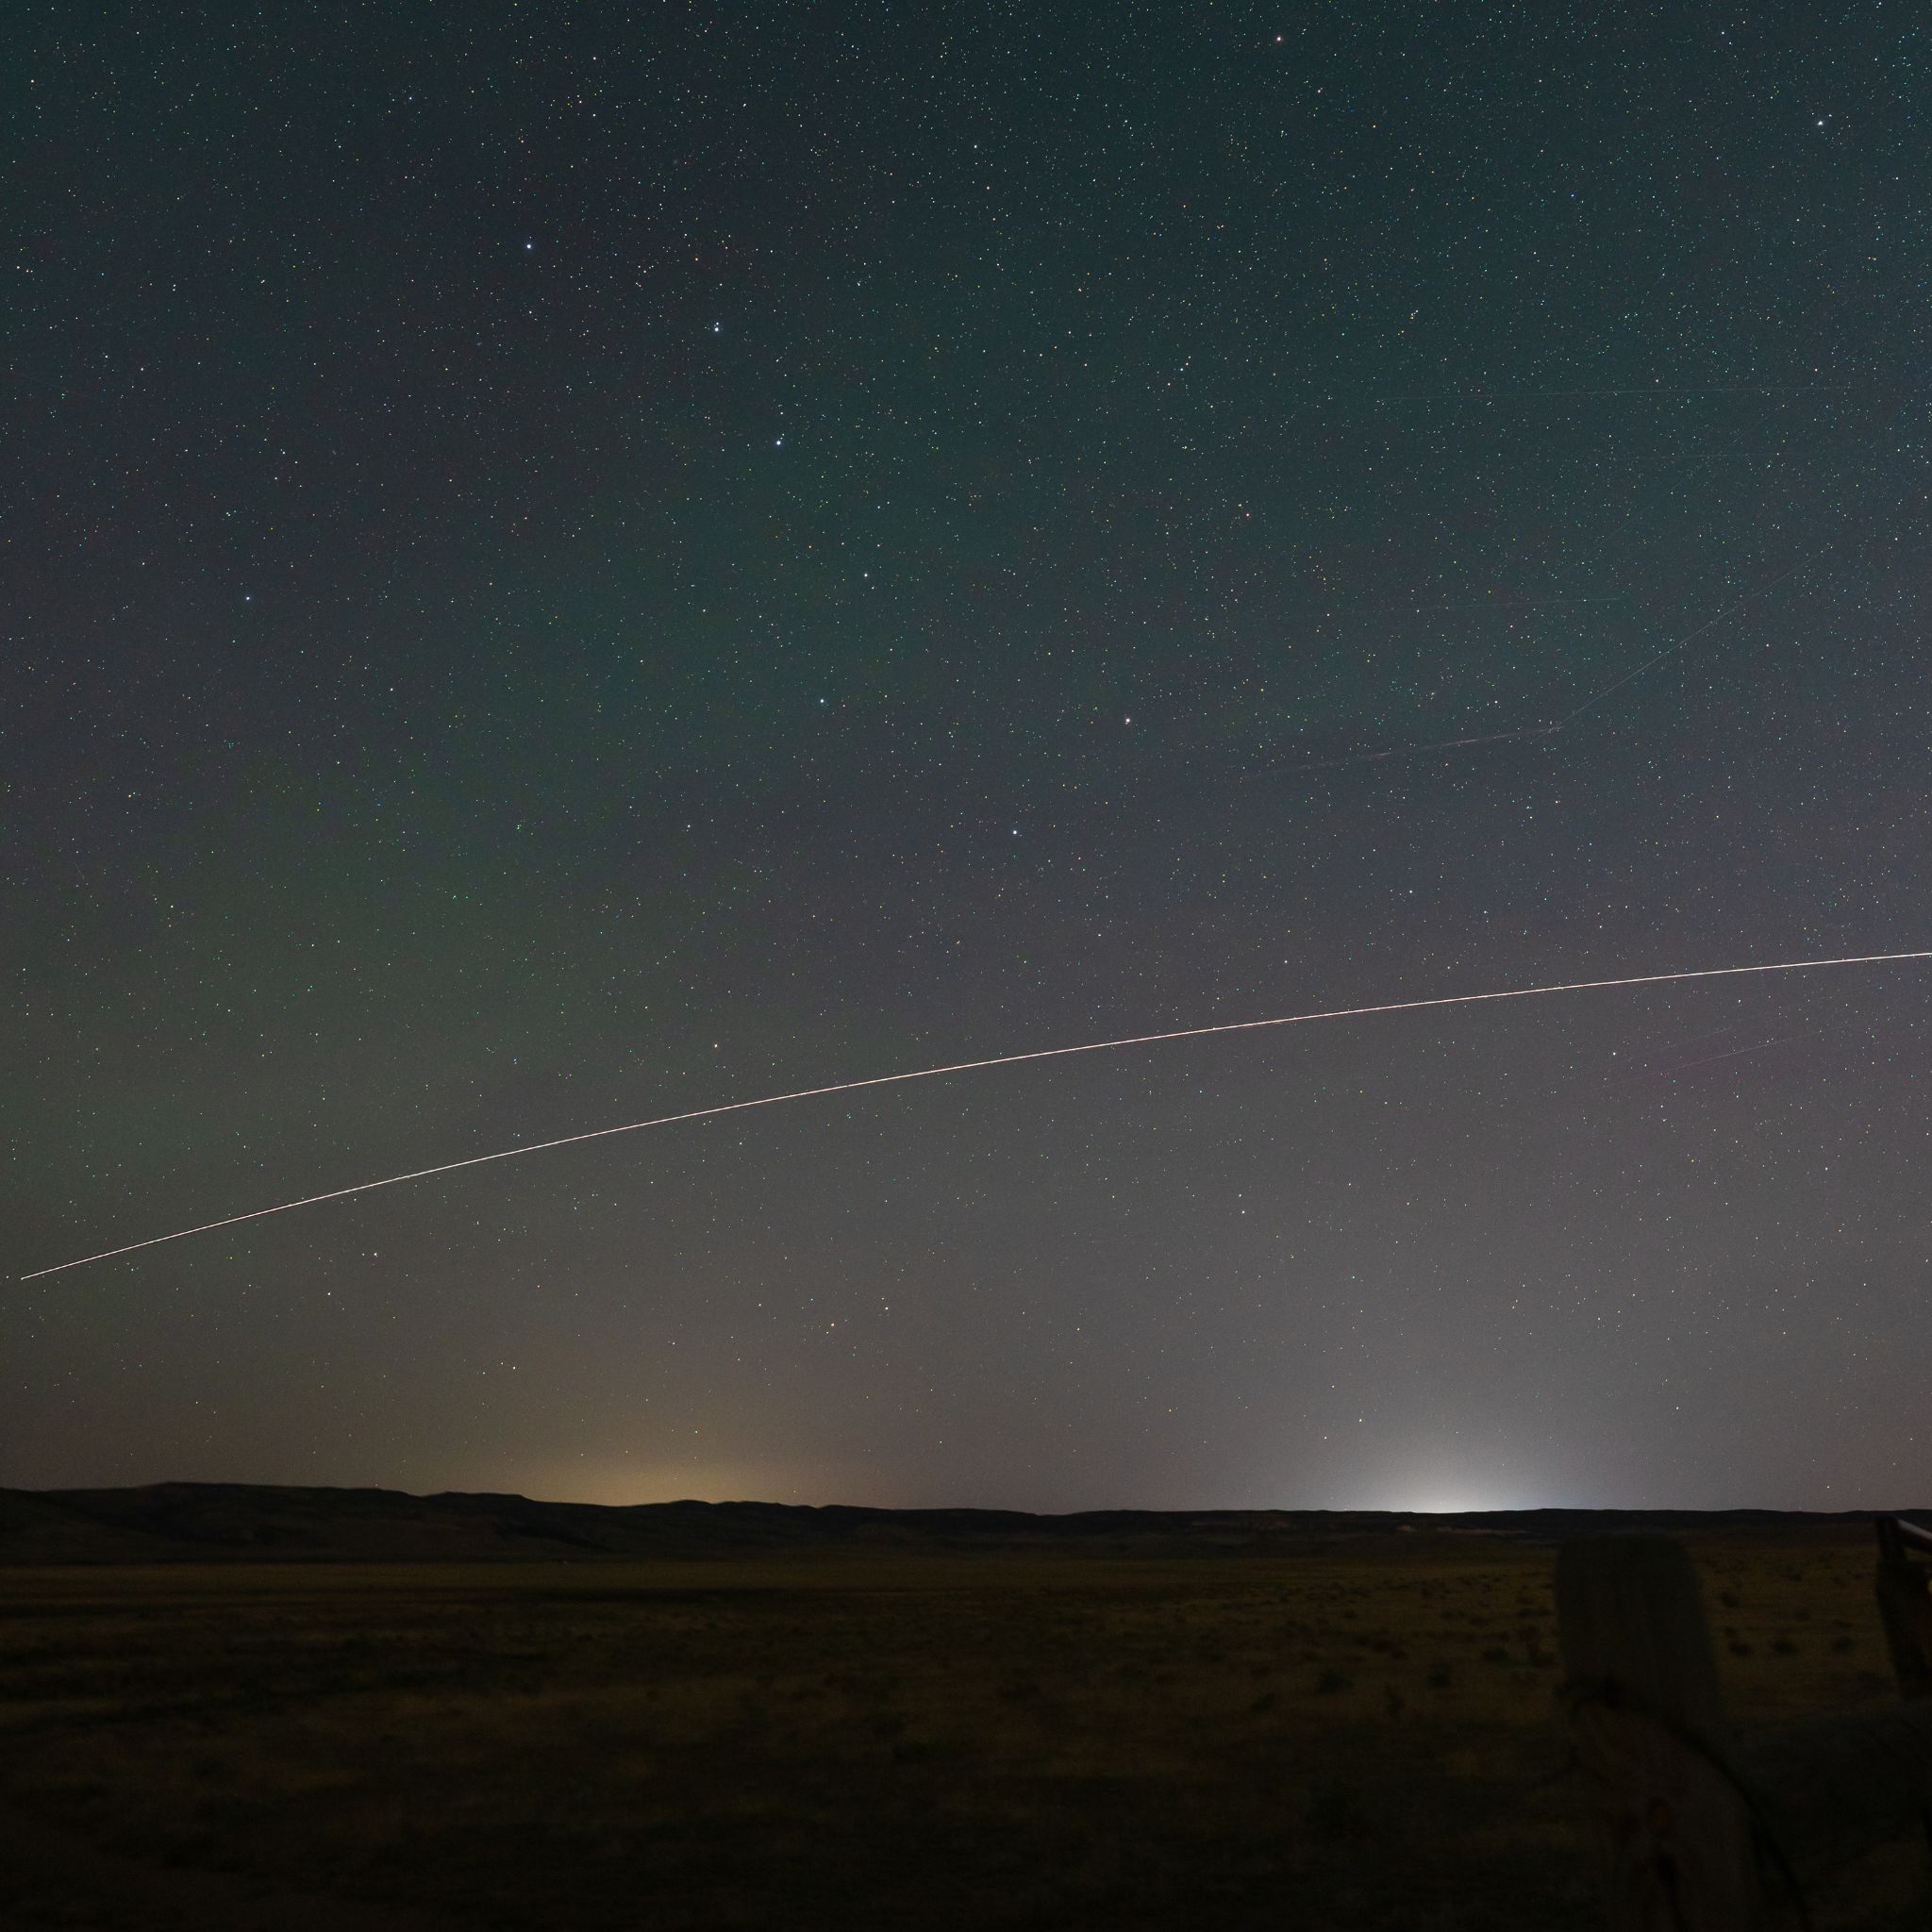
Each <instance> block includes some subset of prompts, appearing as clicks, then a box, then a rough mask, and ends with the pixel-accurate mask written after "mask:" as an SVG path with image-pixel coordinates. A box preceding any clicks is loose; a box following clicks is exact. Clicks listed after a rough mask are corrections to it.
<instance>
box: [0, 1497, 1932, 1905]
mask: <svg viewBox="0 0 1932 1932" xmlns="http://www.w3.org/2000/svg"><path fill="white" fill-rule="evenodd" d="M1691 1547H1692V1550H1693V1554H1694V1555H1695V1556H1696V1557H1697V1560H1698V1563H1699V1567H1700V1570H1701V1572H1702V1574H1703V1577H1704V1585H1705V1591H1706V1595H1707V1604H1708V1607H1709V1610H1710V1615H1711V1621H1712V1624H1713V1626H1714V1629H1715V1631H1716V1633H1717V1637H1718V1645H1719V1651H1720V1657H1721V1661H1722V1665H1723V1668H1724V1676H1725V1686H1726V1693H1727V1696H1728V1698H1729V1700H1730V1705H1731V1708H1732V1713H1733V1716H1734V1718H1735V1720H1736V1721H1737V1724H1738V1725H1739V1727H1740V1729H1747V1728H1749V1727H1752V1726H1756V1725H1763V1724H1775V1723H1779V1722H1783V1721H1785V1720H1788V1719H1791V1718H1795V1717H1798V1716H1802V1715H1805V1714H1807V1713H1810V1712H1815V1711H1823V1710H1832V1709H1838V1708H1841V1707H1844V1706H1847V1705H1850V1704H1854V1703H1857V1702H1861V1701H1868V1700H1872V1699H1874V1698H1881V1697H1885V1696H1889V1695H1890V1693H1891V1680H1890V1674H1889V1673H1888V1670H1887V1666H1886V1660H1885V1656H1884V1650H1883V1644H1882V1639H1881V1636H1880V1632H1879V1625H1878V1621H1877V1617H1876V1614H1875V1611H1874V1607H1873V1597H1872V1562H1873V1557H1872V1547H1871V1541H1870V1534H1869V1531H1861V1530H1860V1529H1859V1528H1858V1527H1857V1526H1856V1525H1847V1524H1836V1525H1831V1526H1829V1527H1826V1528H1820V1529H1801V1530H1790V1529H1787V1530H1780V1531H1774V1532H1762V1533H1755V1532H1733V1533H1726V1534H1724V1535H1721V1536H1713V1537H1711V1538H1708V1539H1705V1540H1697V1539H1692V1540H1691ZM1554 1557H1555V1551H1554V1548H1553V1546H1552V1545H1551V1544H1550V1543H1549V1542H1546V1541H1542V1542H1540V1541H1531V1540H1507V1539H1500V1538H1492V1537H1486V1536H1480V1535H1459V1536H1441V1535H1431V1534H1419V1535H1383V1536H1377V1537H1362V1538H1339V1539H1336V1540H1335V1541H1332V1542H1329V1543H1320V1542H1317V1543H1313V1544H1311V1545H1309V1546H1308V1547H1307V1548H1306V1549H1303V1550H1299V1551H1297V1552H1296V1553H1294V1554H1292V1555H1267V1556H1241V1557H1226V1556H1219V1555H1195V1556H1187V1557H1162V1558H1160V1559H1158V1560H1145V1559H1131V1558H1124V1557H1116V1556H1087V1557H1068V1556H1065V1555H997V1556H989V1557H961V1556H958V1555H932V1556H923V1555H905V1554H895V1555H886V1556H877V1557H874V1556H870V1555H865V1554H855V1553H850V1552H844V1553H840V1554H836V1555H818V1556H814V1557H789V1558H782V1559H776V1560H765V1559H756V1558H744V1559H739V1560H732V1561H681V1562H673V1561H654V1562H636V1561H625V1560H612V1559H589V1560H584V1561H578V1562H555V1561H539V1562H523V1563H494V1564H483V1563H379V1564H378V1563H314V1562H311V1563H283V1564H257V1563H240V1562H231V1563H221V1564H215V1563H166V1564H149V1565H139V1566H126V1567H115V1566H65V1567H30V1566H22V1567H16V1568H10V1569H0V1894H4V1895H0V1923H4V1924H7V1925H9V1926H22V1927H28V1926H31V1927H43V1926H115V1927H142V1928H159V1927H175V1926H179V1927H188V1926H193V1927H235V1928H240V1927H262V1928H267V1927H277V1928H282V1927H286V1928H289V1932H302V1928H304V1927H308V1926H345V1927H358V1926H368V1927H371V1928H374V1932H382V1928H398V1932H400V1928H408V1927H432V1926H476V1927H509V1926H573V1927H586V1928H599V1927H617V1926H624V1927H637V1926H648V1927H651V1928H653V1932H697V1928H707V1932H709V1928H729V1927H753V1926H759V1927H762V1926H774V1927H779V1926H782V1927H794V1926H797V1927H816V1926H828V1927H829V1926H839V1927H847V1928H863V1927H883V1926H902V1925H908V1924H918V1925H920V1926H922V1927H929V1928H948V1927H955V1926H958V1927H966V1926H974V1927H988V1926H996V1927H1007V1926H1010V1927H1041V1928H1044V1927H1049V1926H1051V1927H1089V1926H1091V1927H1099V1926H1108V1927H1116V1928H1129V1932H1131V1928H1155V1927H1162V1928H1166V1927H1182V1926H1214V1927H1217V1928H1220V1927H1229V1928H1247V1927H1256V1928H1258V1927H1261V1926H1304V1927H1305V1926H1327V1925H1334V1926H1349V1927H1354V1926H1362V1927H1388V1928H1395V1927H1402V1928H1413V1932H1451V1928H1472V1932H1473V1928H1495V1932H1503V1928H1519V1927H1520V1928H1525V1932H1526V1928H1530V1927H1537V1928H1561V1927H1570V1926H1576V1927H1583V1926H1589V1925H1593V1924H1597V1923H1599V1921H1600V1905H1599V1898H1600V1890H1599V1887H1598V1883H1597V1867H1596V1861H1595V1857H1594V1847H1593V1841H1592V1839H1591V1830H1590V1821H1589V1817H1588V1814H1587V1809H1586V1798H1587V1794H1586V1793H1585V1792H1584V1791H1583V1790H1581V1789H1580V1788H1579V1785H1580V1780H1579V1779H1578V1777H1577V1776H1576V1775H1575V1774H1574V1773H1571V1772H1569V1771H1568V1770H1567V1769H1566V1757H1567V1751H1566V1743H1565V1739H1564V1735H1563V1730H1562V1725H1561V1723H1560V1721H1559V1718H1558V1715H1557V1682H1558V1677H1559V1671H1558V1669H1557V1658H1556V1629H1555V1624H1554V1617H1553V1610H1552V1605H1551V1592H1550V1578H1551V1571H1552V1567H1553V1563H1554ZM1926 1867H1927V1860H1926V1852H1925V1847H1924V1843H1923V1842H1922V1841H1906V1842H1901V1843H1899V1844H1896V1845H1893V1846H1891V1847H1889V1848H1887V1849H1886V1850H1884V1851H1882V1852H1880V1853H1878V1854H1876V1855H1874V1857H1871V1858H1869V1859H1867V1860H1866V1861H1865V1862H1864V1863H1863V1864H1862V1865H1860V1866H1858V1867H1856V1868H1854V1869H1853V1870H1852V1871H1850V1872H1849V1873H1846V1874H1842V1875H1841V1876H1840V1878H1839V1879H1837V1880H1836V1881H1834V1882H1833V1883H1831V1884H1830V1885H1829V1886H1828V1887H1824V1888H1821V1889H1820V1890H1819V1891H1818V1892H1817V1894H1816V1896H1815V1897H1814V1898H1813V1899H1812V1900H1811V1901H1810V1907H1811V1915H1812V1921H1813V1923H1814V1924H1816V1925H1818V1926H1819V1927H1821V1928H1824V1927H1843V1928H1848V1932H1849V1928H1859V1932H1868V1928H1869V1932H1877V1928H1880V1927H1891V1926H1903V1925H1907V1924H1915V1923H1916V1924H1924V1922H1925V1919H1926V1916H1927V1902H1928V1898H1932V1892H1928V1887H1927V1880H1926Z"/></svg>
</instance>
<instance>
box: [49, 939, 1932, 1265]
mask: <svg viewBox="0 0 1932 1932" xmlns="http://www.w3.org/2000/svg"><path fill="white" fill-rule="evenodd" d="M1924 959H1932V948H1924V949H1921V950H1919V951H1915V952H1907V953H1852V954H1845V955H1840V956H1839V957H1836V958H1822V959H1779V960H1774V961H1770V962H1768V963H1766V964H1764V965H1757V966H1706V967H1700V968H1695V969H1687V970H1683V971H1678V972H1674V973H1635V974H1624V975H1622V976H1620V977H1618V978H1614V979H1572V980H1565V981H1562V982H1560V983H1556V984H1552V985H1548V986H1515V987H1506V988H1504V989H1503V990H1502V991H1497V992H1457V993H1441V994H1438V995H1436V996H1435V997H1433V998H1430V999H1420V1000H1383V1001H1379V1002H1377V1003H1375V1004H1374V1005H1371V1006H1360V1007H1327V1008H1321V1009H1319V1010H1317V1011H1313V1012H1307V1013H1285V1014H1280V1015H1276V1016H1274V1017H1273V1018H1270V1019H1265V1020H1224V1021H1221V1022H1218V1023H1216V1024H1212V1025H1208V1026H1176V1027H1172V1028H1170V1029H1168V1030H1167V1031H1165V1032H1160V1033H1135V1034H1129V1035H1126V1036H1124V1037H1123V1038H1121V1039H1118V1040H1090V1041H1083V1042H1082V1043H1081V1044H1079V1045H1077V1046H1045V1047H1037V1048H1035V1049H1033V1050H1032V1051H1031V1052H1027V1053H1005V1054H995V1055H993V1056H991V1058H986V1059H977V1060H955V1061H953V1062H951V1063H950V1064H948V1065H946V1066H940V1067H914V1068H912V1069H910V1070H908V1072H905V1073H900V1074H871V1075H869V1076H868V1077H866V1078H864V1079H859V1080H838V1081H834V1082H832V1083H831V1084H830V1085H828V1086H824V1087H800V1088H796V1089H794V1090H793V1091H791V1092H788V1093H766V1094H762V1095H760V1096H759V1097H758V1098H757V1099H755V1100H727V1101H724V1102H722V1103H720V1104H718V1105H716V1106H712V1107H695V1108H688V1109H686V1110H685V1111H684V1112H682V1113H665V1114H658V1115H656V1116H654V1117H653V1118H652V1119H650V1120H643V1121H626V1122H625V1123H624V1124H621V1125H619V1126H614V1127H592V1128H591V1129H590V1130H589V1131H588V1132H586V1133H581V1134H562V1135H559V1136H558V1138H557V1139H555V1140H552V1141H532V1142H531V1143H530V1144H529V1145H528V1146H524V1147H504V1148H500V1149H498V1150H497V1152H495V1153H494V1154H473V1155H470V1156H469V1157H468V1158H465V1159H462V1160H445V1161H443V1162H441V1164H440V1165H438V1166H435V1167H419V1168H415V1169H413V1170H411V1171H410V1172H409V1173H408V1174H386V1175H384V1176H383V1177H382V1178H381V1179H380V1180H373V1181H358V1182H357V1183H356V1184H355V1185H354V1186H353V1187H347V1188H331V1189H330V1190H329V1191H327V1192H325V1193H321V1194H304V1195H302V1196H301V1197H300V1198H299V1199H296V1200H292V1201H278V1202H276V1203H275V1206H274V1207H272V1208H250V1209H249V1210H248V1211H247V1212H246V1213H243V1214H230V1215H227V1216H225V1217H224V1218H223V1219H222V1220H220V1221H204V1222H200V1223H197V1224H195V1225H194V1226H192V1227H180V1228H176V1229H175V1231H174V1232H173V1233H172V1234H157V1235H150V1236H148V1238H147V1239H146V1240H145V1241H128V1242H126V1243H125V1244H124V1245H123V1246H121V1247H118V1248H103V1249H101V1250H100V1251H99V1252H98V1253H96V1254H92V1255H81V1256H79V1257H76V1258H75V1259H74V1260H72V1261H57V1262H55V1263H54V1264H53V1265H52V1266H51V1267H48V1268H36V1269H33V1270H31V1271H30V1272H29V1273H27V1274H22V1275H19V1276H17V1277H16V1279H17V1280H20V1281H39V1280H41V1279H42V1277H43V1276H45V1275H49V1274H63V1273H65V1272H66V1270H68V1269H70V1268H86V1267H89V1266H90V1265H92V1263H93V1262H95V1261H111V1260H114V1259H116V1258H117V1257H120V1256H122V1255H132V1254H137V1253H139V1252H140V1251H141V1250H142V1249H143V1248H158V1247H160V1246H161V1245H162V1244H163V1243H165V1242H168V1241H186V1240H188V1239H189V1237H190V1236H192V1235H197V1234H213V1233H215V1232H216V1231H217V1230H219V1229H221V1228H225V1227H238V1226H240V1225H241V1224H242V1223H243V1222H247V1221H261V1220H263V1219H265V1218H266V1217H267V1216H269V1215H271V1214H288V1213H291V1212H293V1210H294V1209H296V1208H314V1207H319V1206H320V1205H321V1204H322V1203H323V1202H325V1201H342V1200H346V1199H348V1197H349V1196H350V1195H352V1194H368V1193H373V1192H375V1191H376V1190H377V1189H378V1188H397V1187H401V1186H402V1185H403V1184H404V1183H405V1182H407V1181H421V1180H428V1179H431V1178H432V1177H433V1176H435V1175H437V1174H456V1173H458V1172H459V1171H460V1170H462V1169H463V1168H467V1167H483V1166H487V1165H488V1164H489V1163H490V1162H491V1161H495V1160H514V1159H516V1158H518V1157H519V1156H521V1155H525V1154H544V1153H548V1152H549V1151H551V1150H552V1149H553V1148H557V1147H575V1146H579V1145H581V1144H582V1143H583V1142H585V1141H606V1140H608V1139H610V1138H611V1137H612V1136H613V1135H616V1134H640V1133H642V1132H643V1131H644V1130H645V1129H646V1128H647V1127H670V1126H676V1125H678V1124H681V1123H683V1122H687V1121H703V1120H715V1119H717V1118H718V1117H719V1116H720V1115H722V1114H727V1113H745V1112H748V1111H750V1110H751V1109H752V1108H760V1107H782V1106H783V1105H785V1104H786V1103H787V1102H788V1101H793V1100H819V1099H824V1098H826V1097H828V1096H829V1095H831V1094H835V1093H857V1092H859V1091H862V1090H863V1089H865V1088H868V1087H891V1086H895V1085H898V1084H900V1083H902V1082H904V1081H908V1080H937V1079H940V1078H941V1077H942V1076H944V1075H946V1074H973V1073H980V1072H984V1071H985V1070H987V1069H989V1068H991V1067H1016V1066H1021V1065H1024V1063H1025V1062H1027V1061H1029V1060H1054V1059H1065V1058H1070V1057H1071V1056H1073V1055H1074V1054H1088V1053H1113V1052H1117V1051H1119V1050H1120V1049H1121V1048H1123V1047H1129V1046H1158V1045H1160V1044H1162V1043H1163V1042H1165V1041H1172V1040H1203V1039H1206V1038H1208V1036H1209V1035H1212V1034H1217V1033H1253V1032H1257V1031H1259V1030H1260V1029H1261V1028H1263V1027H1269V1026H1306V1025H1311V1024H1314V1023H1315V1022H1317V1021H1321V1020H1359V1019H1367V1018H1370V1017H1373V1016H1374V1015H1377V1014H1383V1013H1415V1012H1421V1011H1423V1010H1424V1009H1425V1008H1436V1007H1474V1006H1482V1005H1484V1004H1486V1003H1488V1002H1490V1001H1492V1000H1526V999H1536V998H1541V997H1546V996H1548V995H1550V994H1553V993H1564V992H1599V991H1607V990H1609V989H1611V988H1616V987H1628V986H1668V985H1674V984H1676V983H1678V982H1681V981H1685V980H1692V979H1735V978H1739V977H1741V976H1743V975H1745V974H1765V973H1812V972H1820V971H1823V970H1824V969H1825V968H1827V967H1834V966H1882V965H1891V964H1897V963H1901V962H1904V961H1907V960H1924Z"/></svg>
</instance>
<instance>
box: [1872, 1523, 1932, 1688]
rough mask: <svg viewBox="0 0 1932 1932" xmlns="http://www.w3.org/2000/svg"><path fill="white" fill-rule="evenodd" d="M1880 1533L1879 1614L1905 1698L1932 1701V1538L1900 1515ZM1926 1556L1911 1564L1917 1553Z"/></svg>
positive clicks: (1879, 1526) (1879, 1525)
mask: <svg viewBox="0 0 1932 1932" xmlns="http://www.w3.org/2000/svg"><path fill="white" fill-rule="evenodd" d="M1874 1526H1875V1527H1876V1529H1877V1531H1878V1615H1879V1619H1880V1621H1881V1622H1882V1623H1883V1624H1884V1625H1885V1643H1886V1648H1887V1649H1888V1650H1889V1651H1890V1653H1891V1669H1892V1674H1893V1675H1894V1676H1895V1677H1896V1678H1897V1679H1898V1691H1899V1695H1900V1696H1901V1697H1915V1698H1916V1697H1932V1534H1928V1533H1927V1532H1926V1531H1924V1530H1923V1529H1920V1528H1919V1527H1918V1526H1917V1525H1916V1524H1910V1523H1907V1522H1904V1521H1902V1520H1901V1519H1900V1518H1898V1517H1896V1516H1881V1517H1879V1518H1878V1519H1877V1520H1876V1523H1875V1525H1874ZM1915 1551H1916V1552H1917V1554H1918V1555H1919V1556H1920V1557H1923V1558H1924V1559H1925V1560H1924V1561H1923V1562H1914V1561H1913V1560H1912V1557H1913V1553H1914V1552H1915Z"/></svg>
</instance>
